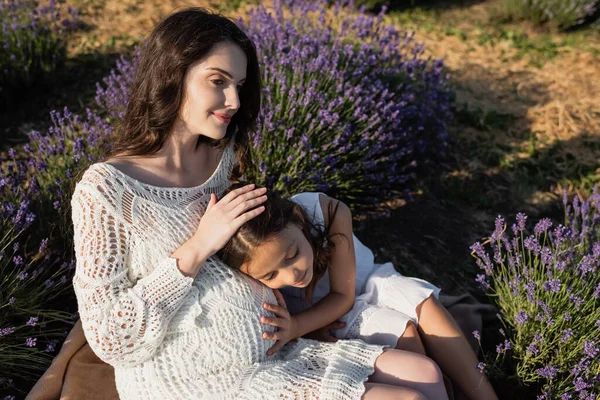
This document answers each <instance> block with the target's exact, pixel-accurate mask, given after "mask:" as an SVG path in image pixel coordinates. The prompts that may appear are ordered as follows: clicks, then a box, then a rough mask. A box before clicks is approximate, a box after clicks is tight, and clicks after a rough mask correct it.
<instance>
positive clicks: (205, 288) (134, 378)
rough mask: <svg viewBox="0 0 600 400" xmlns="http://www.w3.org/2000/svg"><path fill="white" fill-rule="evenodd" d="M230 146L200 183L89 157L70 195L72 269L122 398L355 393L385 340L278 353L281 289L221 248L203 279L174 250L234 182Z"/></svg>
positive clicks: (309, 344)
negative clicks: (144, 175) (175, 182)
mask: <svg viewBox="0 0 600 400" xmlns="http://www.w3.org/2000/svg"><path fill="white" fill-rule="evenodd" d="M234 162H235V156H234V151H233V148H232V147H231V146H230V147H228V148H227V149H226V150H225V151H224V153H223V156H222V158H221V161H220V163H219V166H218V168H217V170H216V171H215V173H214V174H213V176H211V177H210V178H209V179H208V180H207V181H206V182H205V183H204V184H202V185H200V186H196V187H190V188H178V187H173V188H166V187H157V186H152V185H149V184H145V183H142V182H140V181H138V180H135V179H133V178H131V177H129V176H128V175H125V174H124V173H123V172H121V171H119V170H118V169H116V168H115V167H113V166H111V165H110V164H107V163H97V164H94V165H92V166H90V167H89V169H88V170H87V171H86V172H85V174H84V175H83V177H82V179H81V180H80V181H79V182H78V183H77V186H76V188H75V191H74V194H73V197H72V200H71V206H72V210H73V214H72V217H73V224H74V233H75V237H74V242H75V252H76V258H77V267H76V272H75V276H74V279H73V285H74V288H75V294H76V296H77V301H78V306H79V314H80V317H81V321H82V324H83V330H84V333H85V336H86V338H87V341H88V343H89V345H90V347H91V348H92V350H93V351H94V352H95V353H96V354H97V355H98V356H99V357H100V358H101V359H102V360H103V361H105V362H107V363H109V364H111V365H112V366H114V368H115V380H116V386H117V390H118V392H119V395H120V397H121V398H122V399H126V400H134V399H160V400H168V399H173V400H175V399H177V400H181V399H207V400H218V399H228V400H230V399H242V400H244V399H248V400H257V399H260V400H263V399H277V400H282V399H290V400H291V399H293V400H303V399H304V400H308V399H313V400H316V399H323V400H324V399H328V400H330V399H333V400H338V399H339V400H342V399H353V400H359V399H360V398H361V397H362V395H363V393H364V390H365V387H364V382H365V381H366V380H367V378H368V376H369V375H370V374H372V373H373V365H374V363H375V359H376V358H377V357H378V356H379V355H380V354H381V352H382V351H383V348H382V346H373V345H368V344H366V343H364V342H362V341H360V340H353V341H340V342H339V343H335V344H330V343H321V342H316V341H312V340H305V339H299V340H297V341H295V342H291V343H289V344H288V345H286V346H285V347H284V348H283V349H282V350H281V351H279V352H278V353H276V354H275V355H273V356H269V357H267V356H266V352H267V350H268V349H269V348H270V347H271V346H272V345H273V341H270V340H264V339H262V334H263V332H265V331H271V330H272V329H273V328H272V327H271V326H269V325H264V324H261V323H260V317H261V316H263V315H272V314H271V313H269V312H267V311H265V310H264V309H263V307H262V304H263V303H265V302H269V303H275V302H276V300H275V296H274V295H273V291H272V290H270V289H268V288H267V287H266V286H264V285H262V284H260V283H258V282H256V281H254V280H252V279H250V278H248V277H247V276H245V275H244V274H241V273H239V272H237V271H234V270H232V269H230V268H228V267H227V266H226V265H225V264H224V263H223V262H222V261H220V260H219V259H218V258H216V257H211V258H210V259H209V260H207V261H206V263H205V264H204V265H203V266H202V268H201V269H200V272H199V273H198V275H197V277H196V278H195V279H192V278H189V277H186V276H184V275H183V274H182V273H181V272H180V271H179V269H178V268H177V264H176V260H175V259H173V258H170V257H169V256H170V254H172V252H173V251H175V250H176V249H177V248H178V247H180V246H181V245H182V244H183V243H184V242H185V241H187V240H188V239H189V238H190V237H191V236H192V235H193V234H194V233H195V231H196V229H197V227H198V223H199V221H200V218H201V217H202V215H203V213H204V211H205V209H206V205H207V204H208V201H209V200H210V194H211V193H216V194H217V195H219V196H220V195H221V194H222V192H223V191H224V190H225V188H227V187H228V186H229V184H230V182H229V176H230V173H231V170H232V167H233V165H234Z"/></svg>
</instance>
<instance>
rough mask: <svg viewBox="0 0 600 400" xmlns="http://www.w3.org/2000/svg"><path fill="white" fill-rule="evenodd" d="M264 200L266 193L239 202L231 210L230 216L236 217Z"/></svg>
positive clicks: (265, 199)
mask: <svg viewBox="0 0 600 400" xmlns="http://www.w3.org/2000/svg"><path fill="white" fill-rule="evenodd" d="M265 201H267V196H266V195H263V196H260V197H256V198H254V199H251V200H245V201H243V202H241V203H239V204H238V205H237V206H236V207H235V208H234V209H233V210H231V216H232V217H233V218H237V217H238V216H239V215H241V214H243V213H244V211H246V210H250V209H252V208H255V207H256V206H259V205H261V204H262V203H264V202H265Z"/></svg>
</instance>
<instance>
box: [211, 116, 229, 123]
mask: <svg viewBox="0 0 600 400" xmlns="http://www.w3.org/2000/svg"><path fill="white" fill-rule="evenodd" d="M213 115H214V116H215V117H216V118H217V119H218V120H219V121H221V122H223V123H224V124H228V123H230V122H231V116H230V115H227V114H217V113H213Z"/></svg>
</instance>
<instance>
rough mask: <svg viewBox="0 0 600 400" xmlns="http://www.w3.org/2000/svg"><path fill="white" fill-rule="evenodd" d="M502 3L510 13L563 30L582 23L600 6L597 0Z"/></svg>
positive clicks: (534, 0) (540, 0)
mask: <svg viewBox="0 0 600 400" xmlns="http://www.w3.org/2000/svg"><path fill="white" fill-rule="evenodd" d="M504 5H505V8H506V10H507V11H508V13H509V14H511V15H515V16H518V17H520V18H526V19H528V20H530V21H532V22H534V23H536V24H543V23H549V24H551V25H554V26H556V27H557V28H559V29H563V30H564V29H568V28H570V27H572V26H575V25H579V24H581V23H583V22H584V21H585V20H586V18H588V17H590V16H591V15H593V14H594V13H595V12H596V10H598V9H599V8H600V2H599V1H598V0H504Z"/></svg>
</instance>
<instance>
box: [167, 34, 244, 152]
mask: <svg viewBox="0 0 600 400" xmlns="http://www.w3.org/2000/svg"><path fill="white" fill-rule="evenodd" d="M246 65H247V58H246V54H245V53H244V51H243V50H242V49H241V48H240V47H239V46H238V45H236V44H233V43H231V42H228V41H225V42H220V43H218V44H216V45H215V46H214V47H213V48H212V50H211V51H210V53H209V54H208V55H207V56H206V57H204V58H203V59H201V60H199V61H196V62H195V63H193V64H192V65H190V67H189V68H188V70H187V72H186V74H185V78H184V97H183V102H182V105H181V110H180V112H179V120H180V121H178V123H179V124H182V125H183V126H184V127H185V129H186V130H187V131H188V132H190V133H192V134H201V135H204V136H207V137H209V138H211V139H217V140H218V139H222V138H223V137H225V134H226V133H227V126H228V125H229V122H230V120H231V117H232V116H233V114H235V113H236V112H237V111H238V109H239V108H240V98H239V95H238V92H239V91H240V90H241V88H242V85H243V83H244V82H245V80H246Z"/></svg>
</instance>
